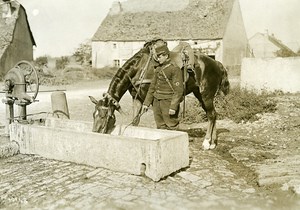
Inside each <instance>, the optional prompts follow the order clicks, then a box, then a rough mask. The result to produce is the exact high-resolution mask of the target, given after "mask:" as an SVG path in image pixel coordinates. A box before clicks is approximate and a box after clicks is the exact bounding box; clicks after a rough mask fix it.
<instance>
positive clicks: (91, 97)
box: [89, 96, 98, 104]
mask: <svg viewBox="0 0 300 210" xmlns="http://www.w3.org/2000/svg"><path fill="white" fill-rule="evenodd" d="M89 98H90V100H91V102H93V103H94V104H97V103H98V101H97V100H96V99H95V98H94V97H93V96H89Z"/></svg>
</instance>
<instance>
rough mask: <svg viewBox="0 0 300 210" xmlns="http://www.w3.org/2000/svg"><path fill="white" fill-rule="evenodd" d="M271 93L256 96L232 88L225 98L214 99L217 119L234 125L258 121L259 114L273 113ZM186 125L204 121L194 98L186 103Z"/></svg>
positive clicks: (243, 90) (273, 105)
mask: <svg viewBox="0 0 300 210" xmlns="http://www.w3.org/2000/svg"><path fill="white" fill-rule="evenodd" d="M272 96H274V94H273V93H268V92H266V91H263V92H262V93H261V94H257V93H255V92H253V91H248V90H245V89H240V88H238V87H236V88H232V89H231V90H230V93H229V94H228V95H227V96H221V95H218V96H217V97H216V98H215V107H216V111H217V113H218V119H224V118H228V119H231V120H233V121H234V122H236V123H240V122H247V121H250V122H251V121H255V120H258V118H259V117H258V116H259V114H262V113H267V112H274V111H275V110H276V101H275V100H274V99H273V98H272ZM186 110H187V112H186V118H185V120H184V121H185V122H187V123H196V122H204V121H206V120H207V119H206V115H205V112H204V111H203V109H202V108H200V105H199V102H198V101H197V99H196V98H193V100H192V99H190V101H188V102H187V108H186Z"/></svg>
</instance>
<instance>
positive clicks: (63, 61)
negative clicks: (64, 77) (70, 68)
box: [55, 56, 70, 69]
mask: <svg viewBox="0 0 300 210" xmlns="http://www.w3.org/2000/svg"><path fill="white" fill-rule="evenodd" d="M69 62H70V61H69V58H68V57H67V56H61V57H60V58H59V59H57V60H56V62H55V67H56V69H64V68H65V67H66V65H67V64H68V63H69Z"/></svg>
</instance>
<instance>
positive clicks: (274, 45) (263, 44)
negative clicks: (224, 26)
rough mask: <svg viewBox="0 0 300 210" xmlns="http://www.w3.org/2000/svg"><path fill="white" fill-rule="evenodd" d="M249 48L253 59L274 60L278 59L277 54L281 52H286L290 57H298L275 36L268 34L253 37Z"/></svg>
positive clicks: (258, 34)
mask: <svg viewBox="0 0 300 210" xmlns="http://www.w3.org/2000/svg"><path fill="white" fill-rule="evenodd" d="M249 47H250V51H251V57H255V58H274V57H277V55H276V52H278V51H279V50H284V51H285V52H287V53H289V54H290V55H294V56H296V55H297V54H296V53H295V52H294V51H293V50H291V49H290V48H289V47H288V46H286V45H285V44H283V43H282V42H281V41H280V40H279V39H277V38H276V37H275V36H274V34H272V35H269V34H268V32H266V33H256V34H255V35H253V36H252V37H251V38H250V39H249Z"/></svg>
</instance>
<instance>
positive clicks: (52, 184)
mask: <svg viewBox="0 0 300 210" xmlns="http://www.w3.org/2000/svg"><path fill="white" fill-rule="evenodd" d="M93 94H94V92H92V93H91V95H93ZM83 95H84V96H85V95H86V93H84V94H83ZM99 95H100V94H99ZM41 99H42V97H41ZM72 100H74V101H75V100H78V99H77V98H76V97H75V98H74V97H73V98H72ZM72 100H71V102H70V110H71V114H72V113H74V112H75V111H73V110H75V108H77V107H78V106H80V105H79V104H78V103H76V105H75V103H73V101H72ZM41 103H42V102H41ZM84 104H86V105H84V108H91V107H92V106H91V105H90V103H89V101H88V99H86V101H84ZM48 106H49V102H48ZM81 106H82V105H81ZM33 108H34V110H35V111H36V112H38V111H40V110H39V109H41V111H44V108H45V107H44V108H43V109H42V108H40V107H38V106H36V107H33ZM38 108H39V109H38ZM129 108H130V107H129ZM91 111H92V110H90V111H89V112H91ZM79 114H80V113H79ZM83 115H84V116H86V113H85V114H82V115H78V116H77V118H75V119H83ZM143 117H144V123H147V125H148V126H150V127H151V126H153V124H149V120H148V118H149V117H151V118H152V114H151V112H148V113H146V115H145V116H143ZM145 118H146V119H147V120H145ZM83 120H84V119H83ZM280 122H282V121H280ZM272 123H273V121H270V124H272ZM142 125H143V124H142ZM278 125H279V126H281V125H280V124H278ZM234 126H236V125H235V124H228V123H227V124H226V126H225V128H226V129H230V130H232V131H231V132H230V133H228V132H227V133H226V132H223V133H220V134H219V141H220V145H218V147H217V149H216V150H213V151H203V150H202V149H201V144H202V137H200V138H198V137H190V166H189V167H188V168H186V169H183V170H181V171H179V172H176V173H174V174H172V175H171V176H168V177H166V178H165V179H163V180H161V181H159V182H153V181H151V180H150V179H149V178H147V177H142V176H135V175H130V174H125V173H119V172H113V171H110V170H106V169H103V168H93V167H90V166H85V165H78V164H74V163H68V162H61V161H56V160H49V159H45V158H42V157H38V156H32V155H22V154H17V155H14V156H11V157H3V158H0V209H47V210H48V209H104V210H105V209H109V210H111V209H130V210H131V209H133V210H139V209H147V210H148V209H154V210H156V209H157V210H169V209H172V210H173V209H174V210H176V209H180V210H181V209H182V210H184V209H188V210H189V209H192V210H193V209H213V210H214V209H216V210H219V209H222V210H223V209H251V210H252V209H255V210H264V209H272V210H273V209H291V210H294V209H295V210H296V209H299V206H300V199H299V195H298V196H297V195H295V194H293V193H290V192H288V191H282V190H280V187H277V188H273V187H272V188H269V189H268V187H259V186H258V185H257V175H256V173H254V171H253V169H254V168H256V167H258V166H259V165H258V162H257V158H256V159H255V160H254V162H251V158H250V159H249V157H251V155H253V154H254V153H255V155H257V154H260V155H261V154H263V155H264V158H265V156H266V155H268V157H267V158H269V159H270V160H276V159H273V156H271V155H270V154H269V153H266V152H265V151H264V153H262V151H260V150H255V151H254V149H256V148H254V147H253V145H254V144H250V143H251V141H255V139H254V140H253V137H254V136H255V135H257V138H262V136H259V135H258V134H257V133H254V132H253V130H251V129H252V128H251V129H250V127H251V126H249V125H243V126H242V127H243V128H242V129H236V128H234ZM257 127H258V128H261V127H262V126H261V124H259V123H257ZM219 128H221V129H220V130H222V123H221V125H220V127H219ZM235 129H236V130H235ZM249 129H250V130H249ZM263 129H266V128H263ZM234 130H235V131H234ZM196 131H197V130H196ZM199 132H203V131H199ZM233 132H235V133H233ZM238 132H240V133H238ZM243 132H244V133H243ZM245 132H246V133H247V132H248V133H249V135H250V136H251V137H249V136H246V135H245ZM259 132H261V133H262V134H264V136H267V135H266V133H263V130H261V131H259ZM293 132H295V133H296V132H297V130H296V129H295V130H294V131H293ZM233 134H234V135H233ZM201 135H203V134H201V133H200V135H199V136H201ZM282 135H283V136H284V135H286V133H284V132H283V134H282ZM271 137H272V135H271V134H270V137H268V138H269V139H268V140H269V141H268V142H266V143H265V145H266V146H268V148H270V151H271V150H272V149H274V148H276V147H278V148H279V149H277V150H276V151H279V150H280V149H281V148H282V147H281V146H282V145H280V144H279V143H277V144H278V145H277V144H276V145H275V142H276V139H275V137H274V139H273V140H272V138H273V137H272V138H271ZM245 139H246V140H247V141H246V142H250V143H249V144H248V145H245V144H244V143H243V144H241V142H242V141H244V140H245ZM260 141H261V140H260ZM3 142H4V143H7V142H5V141H3ZM3 142H2V144H4V143H3ZM298 142H299V141H298ZM0 143H1V141H0ZM286 144H287V146H285V147H288V146H289V145H288V141H287V143H286ZM227 145H229V146H230V145H235V147H229V146H227ZM255 147H258V146H257V145H256V144H255ZM0 149H1V148H0ZM259 149H261V146H260V147H259ZM281 150H282V149H281ZM297 151H299V150H294V152H295V154H296V153H297ZM251 152H254V153H252V154H248V153H251ZM258 152H260V153H258ZM286 153H287V152H286ZM278 154H279V153H278ZM247 158H248V159H247ZM246 159H247V160H246ZM239 161H240V162H239ZM277 189H278V190H277Z"/></svg>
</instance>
